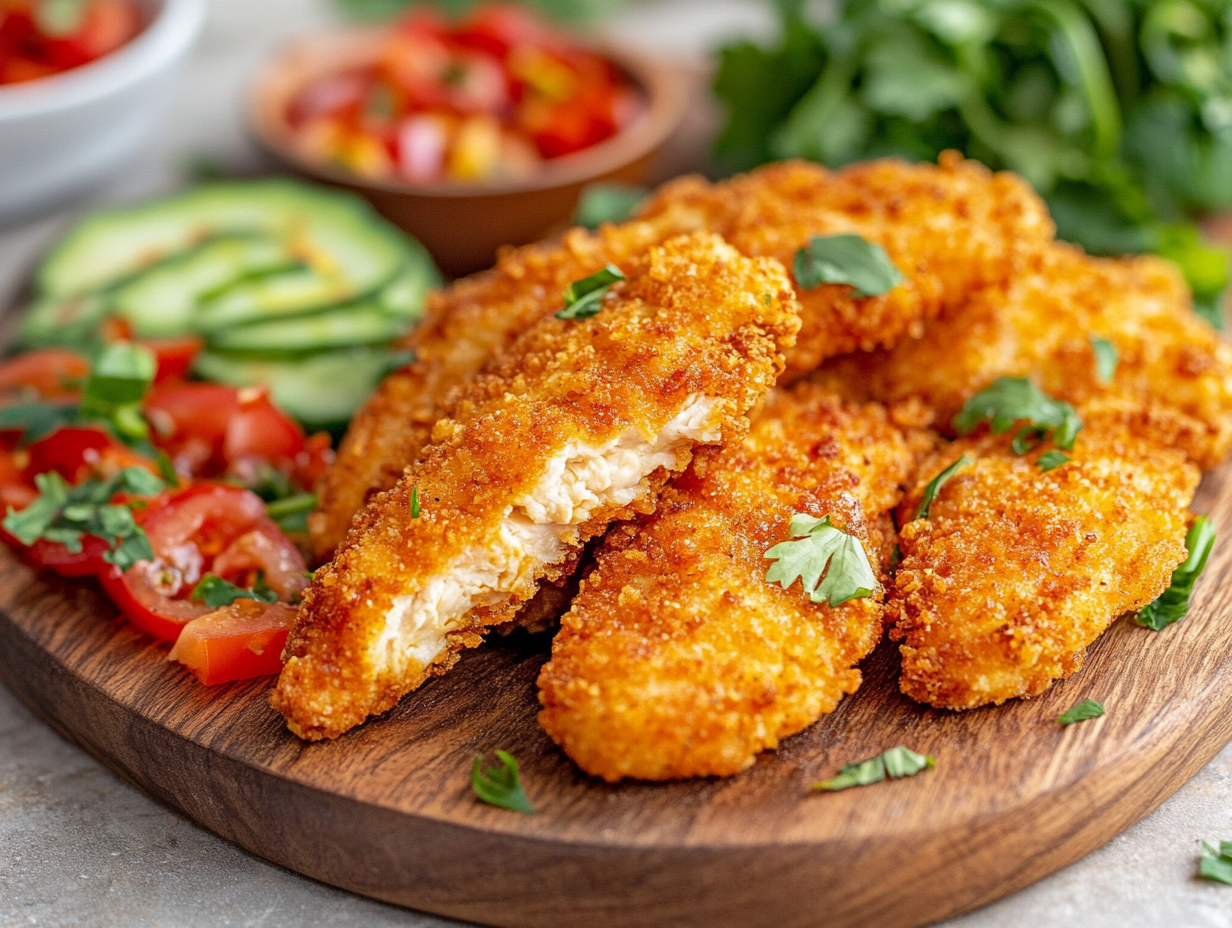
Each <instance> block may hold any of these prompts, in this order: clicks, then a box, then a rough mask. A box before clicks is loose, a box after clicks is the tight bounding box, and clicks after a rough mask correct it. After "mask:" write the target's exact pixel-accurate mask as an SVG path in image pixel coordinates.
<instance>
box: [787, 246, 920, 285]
mask: <svg viewBox="0 0 1232 928" xmlns="http://www.w3.org/2000/svg"><path fill="white" fill-rule="evenodd" d="M792 272H793V273H794V274H795V275H796V282H797V283H799V284H800V286H801V287H803V288H804V289H805V290H812V289H814V288H815V287H819V286H821V285H822V284H849V285H850V286H851V288H852V292H853V295H854V296H857V297H864V296H880V295H881V294H883V293H885V292H886V291H888V290H892V289H894V288H895V287H897V286H898V285H899V284H901V283H902V282H903V280H904V279H905V278H904V277H903V275H902V274H901V273H899V270H898V268H896V267H895V266H894V265H893V263H892V262H891V261H890V256H889V255H887V254H886V253H885V249H884V248H882V247H881V246H880V245H877V244H874V243H873V242H870V241H868V239H865V238H861V237H860V236H858V235H830V236H820V235H814V236H813V237H812V238H810V239H809V243H808V244H807V245H805V246H804V247H803V248H801V249H800V250H799V251H797V252H796V258H795V260H794V261H793V262H792Z"/></svg>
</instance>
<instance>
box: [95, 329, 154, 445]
mask: <svg viewBox="0 0 1232 928" xmlns="http://www.w3.org/2000/svg"><path fill="white" fill-rule="evenodd" d="M157 366H158V365H157V362H156V361H155V360H154V355H153V354H151V353H150V351H149V350H148V349H146V348H143V347H141V346H140V345H134V344H131V343H130V342H113V343H111V344H110V345H108V346H107V347H106V348H104V349H103V351H102V354H100V355H99V356H98V360H96V361H95V362H94V366H93V367H92V368H91V369H90V376H89V377H87V378H86V383H85V387H84V388H83V390H82V394H81V406H80V407H78V410H77V414H78V416H79V417H80V418H81V419H84V420H91V419H96V420H99V421H101V422H105V423H106V424H107V425H109V426H110V427H111V428H112V429H113V430H114V431H115V433H116V434H117V435H118V436H120V437H121V438H123V439H124V440H126V441H130V442H131V441H135V440H139V439H144V438H146V437H147V436H148V435H149V433H150V427H149V425H148V424H147V423H146V421H145V417H144V416H143V415H142V414H141V401H142V400H143V399H144V398H145V394H146V391H148V390H149V389H150V384H152V383H153V382H154V372H155V370H156V368H157Z"/></svg>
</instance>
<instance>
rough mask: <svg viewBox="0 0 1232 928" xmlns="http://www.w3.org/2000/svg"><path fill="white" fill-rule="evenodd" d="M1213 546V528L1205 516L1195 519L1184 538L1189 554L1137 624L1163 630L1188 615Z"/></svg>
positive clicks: (1140, 615) (1141, 613)
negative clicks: (1195, 588) (1194, 590)
mask: <svg viewBox="0 0 1232 928" xmlns="http://www.w3.org/2000/svg"><path fill="white" fill-rule="evenodd" d="M1214 547H1215V526H1213V525H1211V522H1210V520H1209V519H1208V518H1207V517H1206V516H1198V517H1197V518H1195V519H1194V521H1193V525H1191V526H1190V527H1189V532H1188V533H1187V534H1186V535H1185V550H1186V551H1188V552H1189V554H1188V556H1187V557H1186V558H1185V560H1184V562H1183V563H1182V564H1181V565H1180V566H1179V567H1177V569H1176V570H1174V571H1172V583H1171V585H1169V587H1168V588H1167V589H1166V590H1164V591H1163V593H1162V594H1161V595H1160V597H1159V599H1157V600H1155V601H1154V602H1152V603H1148V604H1147V605H1146V606H1144V607H1143V609H1142V611H1141V612H1139V613H1138V618H1137V622H1138V624H1139V625H1143V626H1145V627H1146V628H1149V629H1151V630H1153V631H1157V632H1158V631H1163V630H1164V629H1165V628H1167V627H1168V626H1169V625H1171V624H1172V623H1173V622H1179V621H1180V620H1181V619H1183V618H1185V614H1186V613H1187V612H1189V597H1190V596H1191V595H1192V594H1193V588H1194V584H1195V583H1197V581H1198V578H1199V577H1200V576H1202V571H1203V570H1205V569H1206V560H1207V558H1209V557H1210V556H1211V549H1212V548H1214Z"/></svg>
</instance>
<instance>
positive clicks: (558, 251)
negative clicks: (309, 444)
mask: <svg viewBox="0 0 1232 928" xmlns="http://www.w3.org/2000/svg"><path fill="white" fill-rule="evenodd" d="M682 231H688V230H687V229H684V228H683V227H678V226H677V225H676V224H674V223H673V222H672V221H671V220H670V219H669V220H667V221H665V222H631V223H625V224H624V225H621V226H619V227H616V226H606V227H604V228H603V229H602V230H601V231H599V232H597V233H590V232H587V231H586V230H585V229H571V230H569V231H568V232H567V233H565V235H564V236H563V237H562V238H561V239H559V240H554V241H550V242H545V243H539V244H535V245H528V246H526V247H525V248H518V249H506V250H504V251H502V252H501V254H500V257H499V258H498V260H497V264H496V267H495V268H493V269H492V270H490V271H485V272H483V273H480V274H476V275H474V276H472V277H467V278H465V279H463V280H460V281H458V282H457V283H455V284H453V285H452V286H451V287H449V288H448V289H447V290H443V291H439V292H434V293H432V294H430V295H429V297H428V308H427V313H426V315H425V319H424V321H423V323H421V324H420V325H419V326H418V327H417V328H416V329H414V330H413V331H412V332H411V333H410V334H409V335H408V336H407V338H406V340H405V342H404V343H403V345H402V347H403V348H405V349H409V350H411V351H413V352H414V353H415V361H414V362H413V363H411V364H410V365H408V366H406V367H403V368H401V369H400V370H397V371H394V372H393V373H391V374H390V375H389V376H388V377H386V378H385V380H384V381H382V383H381V385H380V386H379V387H378V388H377V389H376V391H375V392H374V393H373V394H372V396H371V397H370V398H369V399H368V401H367V403H365V404H364V406H363V408H362V409H360V410H359V411H358V412H357V413H356V415H355V418H354V419H353V420H352V422H351V425H350V428H349V429H348V430H347V434H346V437H345V438H344V439H343V441H342V444H341V445H340V446H339V448H338V454H337V458H336V460H335V461H334V463H333V465H332V466H331V467H330V469H329V471H328V472H327V473H326V475H325V477H324V479H323V480H322V482H321V485H320V486H319V487H318V488H317V494H318V496H319V499H320V502H319V504H318V508H317V511H316V512H314V513H313V514H312V515H311V516H310V517H309V520H308V526H309V533H310V536H311V540H312V547H313V553H314V555H315V556H316V558H317V560H325V559H328V557H329V556H330V554H332V553H333V551H334V549H335V548H337V546H338V545H339V544H341V542H342V540H343V539H344V538H345V537H346V533H347V529H348V528H349V527H350V525H351V519H352V518H353V517H354V515H355V513H357V512H358V511H359V510H361V509H363V507H364V506H365V505H366V504H367V502H368V500H369V499H371V498H372V496H373V495H374V494H376V493H378V492H380V491H381V490H388V489H389V488H390V487H392V486H393V485H394V484H395V483H397V482H398V480H399V479H400V478H401V477H402V474H403V472H404V471H405V470H406V468H407V466H408V465H410V464H413V463H415V462H416V461H418V460H419V458H420V455H421V453H422V452H423V450H424V449H425V448H426V447H427V446H428V445H430V444H431V443H432V427H433V426H434V425H436V423H437V421H438V420H440V419H441V418H443V417H444V415H445V413H446V410H447V409H448V408H449V406H450V404H451V403H452V402H453V401H454V400H456V399H457V397H458V395H459V394H460V392H461V391H462V390H464V389H465V388H466V387H467V386H468V385H469V384H470V383H471V382H472V381H473V380H474V379H475V378H476V377H477V376H478V375H479V372H480V371H481V370H482V369H483V368H484V366H485V365H487V364H488V363H489V362H491V361H492V359H493V358H494V357H496V356H497V355H498V354H499V353H501V352H502V351H504V350H506V349H507V348H508V347H509V345H510V344H512V343H513V341H514V340H515V339H516V338H517V337H518V336H520V335H521V334H522V333H523V332H525V331H526V330H527V329H529V328H530V327H531V326H532V325H534V324H535V323H536V322H538V321H539V320H540V319H542V318H544V317H545V316H550V315H551V314H552V313H554V312H556V311H557V310H559V309H560V306H561V291H562V290H563V289H564V288H565V287H567V286H568V285H569V284H571V283H572V282H573V281H575V280H580V279H581V278H583V277H586V276H588V275H590V274H593V273H594V272H595V271H597V270H599V269H600V268H601V267H603V266H604V265H605V264H615V265H617V266H618V267H621V268H622V269H624V270H628V266H629V264H630V262H632V261H633V260H634V259H636V258H640V257H641V256H642V255H643V254H645V252H646V249H647V248H648V247H650V246H651V245H653V244H658V243H660V242H662V241H664V240H665V239H667V238H670V237H671V236H672V235H675V234H677V233H679V232H682Z"/></svg>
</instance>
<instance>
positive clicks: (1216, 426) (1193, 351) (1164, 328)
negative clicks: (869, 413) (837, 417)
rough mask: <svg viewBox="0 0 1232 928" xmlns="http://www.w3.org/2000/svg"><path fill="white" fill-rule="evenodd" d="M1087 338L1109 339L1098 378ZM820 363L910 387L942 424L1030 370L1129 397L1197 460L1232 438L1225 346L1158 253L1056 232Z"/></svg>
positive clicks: (1162, 436) (871, 382)
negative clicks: (978, 281) (880, 341)
mask: <svg viewBox="0 0 1232 928" xmlns="http://www.w3.org/2000/svg"><path fill="white" fill-rule="evenodd" d="M1092 338H1104V339H1107V340H1108V341H1111V342H1112V344H1113V345H1114V347H1115V348H1116V352H1117V365H1116V370H1115V373H1114V375H1113V378H1112V381H1111V383H1107V384H1105V383H1103V382H1101V380H1100V378H1099V374H1098V367H1097V365H1096V360H1095V352H1094V349H1093V347H1092V342H1091V339H1092ZM824 375H825V377H826V378H827V380H828V381H829V382H830V383H831V385H832V386H834V387H835V388H836V389H837V388H838V387H839V386H840V385H841V386H842V387H843V388H844V389H847V390H850V389H853V388H854V389H856V391H857V393H859V394H860V395H861V396H862V397H863V398H868V399H877V400H881V401H882V402H889V403H893V402H898V401H901V400H904V399H906V398H908V397H917V398H919V399H921V400H923V401H924V402H925V403H926V404H927V405H929V406H931V407H932V409H933V410H934V412H935V415H936V422H937V426H938V427H939V428H941V429H946V428H947V427H948V426H949V423H950V421H951V420H952V419H953V417H954V415H955V413H957V412H958V411H959V409H961V408H962V405H963V403H965V402H966V401H967V400H968V399H969V398H970V397H971V396H972V395H973V394H974V393H976V392H977V391H979V390H981V389H983V388H984V387H986V386H987V385H988V384H989V383H991V382H992V381H993V380H995V379H996V378H997V377H1003V376H1009V377H1021V376H1031V377H1032V378H1033V379H1034V380H1035V382H1036V384H1037V385H1038V386H1039V387H1040V389H1042V390H1043V391H1044V392H1045V393H1047V394H1049V395H1051V396H1055V397H1057V398H1059V399H1063V400H1066V401H1067V402H1069V403H1072V404H1074V405H1075V406H1078V405H1082V404H1087V403H1091V402H1093V401H1095V400H1097V399H1098V400H1100V401H1101V402H1113V403H1115V404H1118V405H1126V404H1128V405H1131V406H1136V407H1137V408H1138V409H1139V411H1140V414H1141V416H1142V417H1143V418H1144V419H1150V420H1151V421H1152V422H1153V430H1154V433H1155V435H1156V439H1157V442H1158V443H1159V444H1161V445H1165V446H1168V445H1179V446H1180V447H1182V448H1184V449H1185V451H1186V453H1187V454H1188V455H1189V457H1190V459H1191V460H1193V461H1195V462H1196V463H1198V464H1199V465H1200V466H1201V467H1204V468H1205V467H1211V466H1213V465H1214V464H1216V463H1217V462H1219V461H1220V460H1222V459H1223V458H1224V456H1225V455H1227V453H1228V450H1229V447H1230V446H1232V350H1230V349H1229V348H1228V346H1227V345H1226V344H1224V343H1223V341H1222V340H1220V338H1219V336H1218V335H1217V334H1216V332H1215V331H1214V330H1213V329H1212V328H1211V327H1210V326H1209V325H1208V324H1207V323H1206V322H1205V321H1203V320H1202V319H1200V318H1199V317H1198V316H1197V315H1196V314H1195V313H1194V312H1193V310H1192V302H1191V299H1190V295H1189V290H1188V289H1187V288H1186V286H1185V283H1184V281H1183V280H1182V279H1181V277H1180V275H1179V274H1178V273H1177V271H1176V269H1175V268H1174V267H1173V266H1172V265H1171V264H1169V263H1168V262H1166V261H1163V260H1161V259H1159V258H1155V257H1149V256H1144V257H1137V258H1124V259H1119V260H1111V259H1103V258H1091V257H1088V256H1087V255H1085V254H1083V253H1082V252H1081V251H1079V250H1078V249H1077V248H1074V247H1073V246H1070V245H1064V244H1060V243H1057V244H1055V245H1053V246H1052V247H1050V248H1048V249H1046V250H1044V251H1042V252H1039V253H1037V254H1035V255H1032V256H1031V257H1030V258H1029V259H1028V261H1027V268H1026V270H1025V271H1024V273H1022V274H1020V275H1018V276H1016V277H1014V278H1013V279H1011V280H1010V281H1009V282H1008V285H1004V286H1002V285H998V286H993V287H988V288H985V289H983V290H980V291H978V292H976V293H975V294H973V295H972V297H971V298H970V299H969V300H968V301H966V302H964V303H962V304H960V305H956V306H954V307H951V308H947V310H946V311H945V312H944V313H943V314H942V315H941V317H940V318H938V319H936V320H933V321H932V322H929V323H928V324H927V325H926V326H925V329H924V334H923V336H922V337H921V338H918V339H908V340H904V341H902V342H900V343H899V344H898V345H896V346H895V347H894V348H892V349H890V350H889V351H881V352H874V353H872V354H866V355H849V356H846V357H843V358H838V359H835V360H834V361H832V362H830V363H829V364H827V365H826V366H825V368H824ZM951 434H952V432H951Z"/></svg>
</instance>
